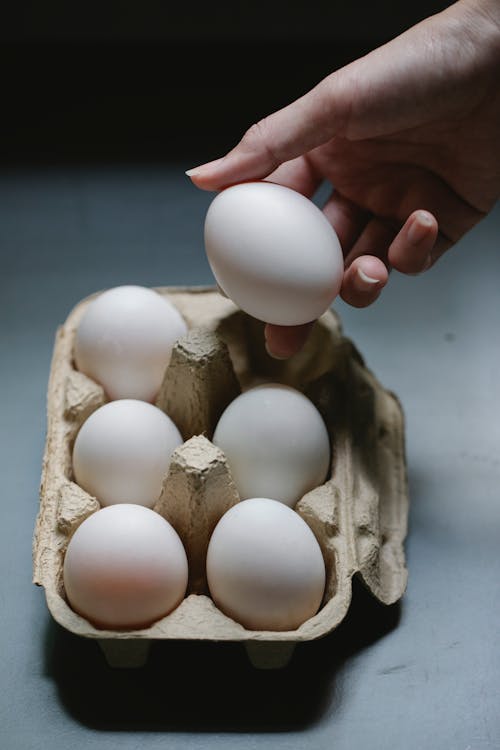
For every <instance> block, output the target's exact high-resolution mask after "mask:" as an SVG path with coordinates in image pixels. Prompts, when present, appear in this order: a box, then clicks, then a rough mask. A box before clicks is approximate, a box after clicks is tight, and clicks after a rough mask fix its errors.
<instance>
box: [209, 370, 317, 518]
mask: <svg viewBox="0 0 500 750" xmlns="http://www.w3.org/2000/svg"><path fill="white" fill-rule="evenodd" d="M212 441H213V443H214V444H215V445H217V446H218V447H219V448H220V449H221V450H222V451H223V452H224V454H225V456H226V458H227V460H228V464H229V468H230V470H231V474H232V477H233V479H234V482H235V484H236V486H237V488H238V492H239V494H240V497H241V498H242V499H246V498H249V497H272V498H273V499H275V500H280V501H281V502H283V503H286V504H287V505H290V506H293V505H295V503H296V502H297V500H299V499H300V498H301V497H302V496H303V495H304V494H305V493H306V492H308V491H309V490H312V489H314V487H317V486H318V485H320V484H322V483H323V482H324V481H325V480H326V477H327V472H328V468H329V465H330V440H329V436H328V431H327V429H326V426H325V423H324V421H323V418H322V417H321V414H320V413H319V411H318V410H317V408H316V406H315V405H314V404H313V403H312V401H311V400H310V399H308V398H307V397H306V396H305V395H304V394H303V393H301V392H300V391H299V390H297V389H295V388H292V387H291V386H287V385H281V384H278V383H267V384H263V385H259V386H256V387H254V388H251V389H249V390H247V391H245V392H244V393H242V394H241V395H240V396H237V398H235V399H234V400H233V401H232V402H231V403H230V404H229V406H227V407H226V409H225V410H224V412H223V413H222V415H221V417H220V419H219V421H218V423H217V425H216V428H215V432H214V435H213V438H212Z"/></svg>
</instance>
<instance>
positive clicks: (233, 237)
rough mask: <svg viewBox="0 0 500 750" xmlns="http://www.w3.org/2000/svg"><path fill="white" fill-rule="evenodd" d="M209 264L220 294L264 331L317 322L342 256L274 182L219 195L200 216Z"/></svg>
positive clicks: (300, 202)
mask: <svg viewBox="0 0 500 750" xmlns="http://www.w3.org/2000/svg"><path fill="white" fill-rule="evenodd" d="M204 243H205V251H206V256H207V260H208V263H209V265H210V268H211V270H212V273H213V274H214V277H215V279H216V281H217V284H218V285H219V286H220V288H221V289H222V290H223V292H224V293H225V294H226V295H227V296H228V297H229V298H230V299H231V300H232V301H233V302H234V303H235V304H236V305H237V306H238V307H239V308H240V309H241V310H243V311H244V312H246V313H248V314H249V315H251V316H252V317H254V318H257V319H258V320H261V321H264V322H265V323H274V324H276V325H284V326H291V325H299V324H302V323H308V322H310V321H313V320H316V319H317V318H319V317H320V315H322V314H323V313H324V312H326V310H327V309H328V308H329V306H330V305H331V303H332V302H333V300H334V299H335V297H336V296H337V295H338V293H339V291H340V286H341V283H342V278H343V273H344V260H343V255H342V249H341V246H340V242H339V240H338V237H337V234H336V233H335V230H334V229H333V227H332V226H331V224H330V222H329V221H328V219H327V218H326V216H325V215H324V213H323V212H322V211H321V210H320V209H319V208H318V206H316V204H315V203H313V202H312V201H311V200H310V199H309V198H306V197H304V196H303V195H301V194H300V193H298V192H297V191H295V190H292V189H291V188H288V187H284V186H283V185H277V184H275V183H271V182H264V181H262V182H247V183H243V184H239V185H233V186H231V187H228V188H226V189H224V190H222V191H221V192H219V193H218V194H217V195H216V196H215V198H214V199H213V200H212V202H211V203H210V205H209V207H208V211H207V213H206V216H205V226H204Z"/></svg>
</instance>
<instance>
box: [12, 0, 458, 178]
mask: <svg viewBox="0 0 500 750" xmlns="http://www.w3.org/2000/svg"><path fill="white" fill-rule="evenodd" d="M447 5H449V3H446V2H437V0H435V1H434V2H431V1H430V0H426V1H425V2H418V3H417V2H414V3H407V2H401V1H400V0H391V1H386V2H345V1H344V0H331V1H330V2H324V1H323V0H322V1H321V2H305V1H302V2H298V1H297V0H294V1H293V2H286V1H285V0H279V1H278V2H273V1H272V0H270V1H269V2H251V1H250V0H247V1H246V2H239V3H238V2H233V3H229V2H219V3H217V2H214V3H201V2H199V3H196V2H194V3H193V2H186V3H172V2H165V1H163V2H161V0H156V1H155V2H152V0H145V1H144V2H139V1H138V2H131V1H130V0H124V1H123V2H118V0H116V2H87V3H84V2H63V1H62V0H60V2H54V0H49V1H48V2H36V1H35V0H32V1H31V2H25V3H12V4H10V6H9V7H8V10H6V9H5V7H4V9H3V11H2V16H1V19H0V49H1V59H0V70H1V71H2V79H3V80H2V92H1V96H2V101H1V106H2V117H1V125H0V135H1V139H0V159H1V160H2V161H4V162H10V163H19V162H24V163H26V162H30V163H35V162H38V163H40V162H45V163H46V162H59V163H61V162H66V163H68V162H82V161H83V162H87V163H88V162H89V161H98V162H102V161H106V162H116V161H128V162H130V161H137V160H140V161H153V162H158V161H161V160H172V159H176V160H180V161H182V162H184V160H185V159H186V158H187V162H188V163H189V165H192V163H193V161H194V162H198V161H204V160H205V159H209V158H211V157H212V156H213V157H215V156H218V155H220V154H221V153H222V152H223V151H225V150H227V149H228V148H230V147H231V146H232V145H234V143H235V142H236V141H237V140H238V139H239V137H240V136H241V135H242V134H243V132H244V131H245V130H246V129H247V128H248V127H249V126H250V125H251V124H252V123H253V122H254V121H256V120H258V119H260V118H261V117H263V116H264V115H266V114H269V113H270V112H272V111H274V110H275V109H278V108H279V107H282V106H284V105H285V104H287V103H288V102H290V101H292V100H293V99H295V98H296V97H298V96H300V95H301V94H303V93H305V91H307V90H308V89H309V88H311V87H312V86H313V85H314V84H315V83H317V82H318V81H319V80H320V79H321V78H323V77H324V76H325V75H327V74H328V73H330V72H332V71H333V70H334V69H336V68H337V67H340V66H341V65H343V64H345V63H347V62H349V61H350V60H352V59H354V58H355V57H358V56H359V55H361V54H363V53H366V52H367V51H369V50H370V49H372V48H374V47H376V46H377V45H379V44H381V43H383V42H385V41H387V40H389V39H390V38H391V37H393V36H395V35H396V34H398V33H400V32H401V31H403V30H404V29H406V28H407V27H408V26H410V25H412V24H413V23H415V22H417V21H418V20H420V19H422V18H424V17H425V16H427V15H429V14H431V13H433V12H436V11H438V10H440V9H442V8H444V7H446V6H447Z"/></svg>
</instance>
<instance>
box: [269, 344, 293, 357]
mask: <svg viewBox="0 0 500 750" xmlns="http://www.w3.org/2000/svg"><path fill="white" fill-rule="evenodd" d="M265 347H266V352H267V353H268V354H269V356H270V357H272V358H273V359H279V360H285V359H289V357H288V356H285V357H284V356H283V355H282V354H276V352H272V351H271V350H270V349H269V345H268V343H267V341H266V342H265Z"/></svg>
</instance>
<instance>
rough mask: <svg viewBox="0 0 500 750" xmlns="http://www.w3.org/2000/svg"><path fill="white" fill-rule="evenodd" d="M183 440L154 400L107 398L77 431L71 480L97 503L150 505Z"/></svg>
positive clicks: (158, 493)
mask: <svg viewBox="0 0 500 750" xmlns="http://www.w3.org/2000/svg"><path fill="white" fill-rule="evenodd" d="M182 443H183V439H182V435H181V433H180V432H179V430H178V429H177V427H176V425H175V424H174V422H173V420H172V419H170V417H169V416H167V415H166V414H165V413H164V412H163V411H162V410H161V409H159V408H158V407H156V406H153V404H148V403H146V401H139V400H136V399H118V400H116V401H110V402H109V403H108V404H104V406H101V407H100V408H99V409H97V410H96V411H95V412H93V414H91V415H90V417H88V419H87V420H86V421H85V422H84V423H83V425H82V426H81V428H80V430H79V432H78V434H77V436H76V440H75V444H74V447H73V474H74V478H75V481H76V483H77V484H78V485H80V487H83V489H84V490H86V491H87V492H88V493H89V494H90V495H93V496H94V497H96V498H97V499H98V500H99V502H100V503H101V505H113V504H115V503H134V504H137V505H145V506H148V507H152V506H153V505H154V503H155V502H156V501H157V500H158V498H159V496H160V493H161V488H162V481H163V477H164V476H165V474H166V473H167V471H168V468H169V465H170V458H171V456H172V453H173V451H174V450H175V449H176V448H177V446H179V445H181V444H182Z"/></svg>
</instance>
